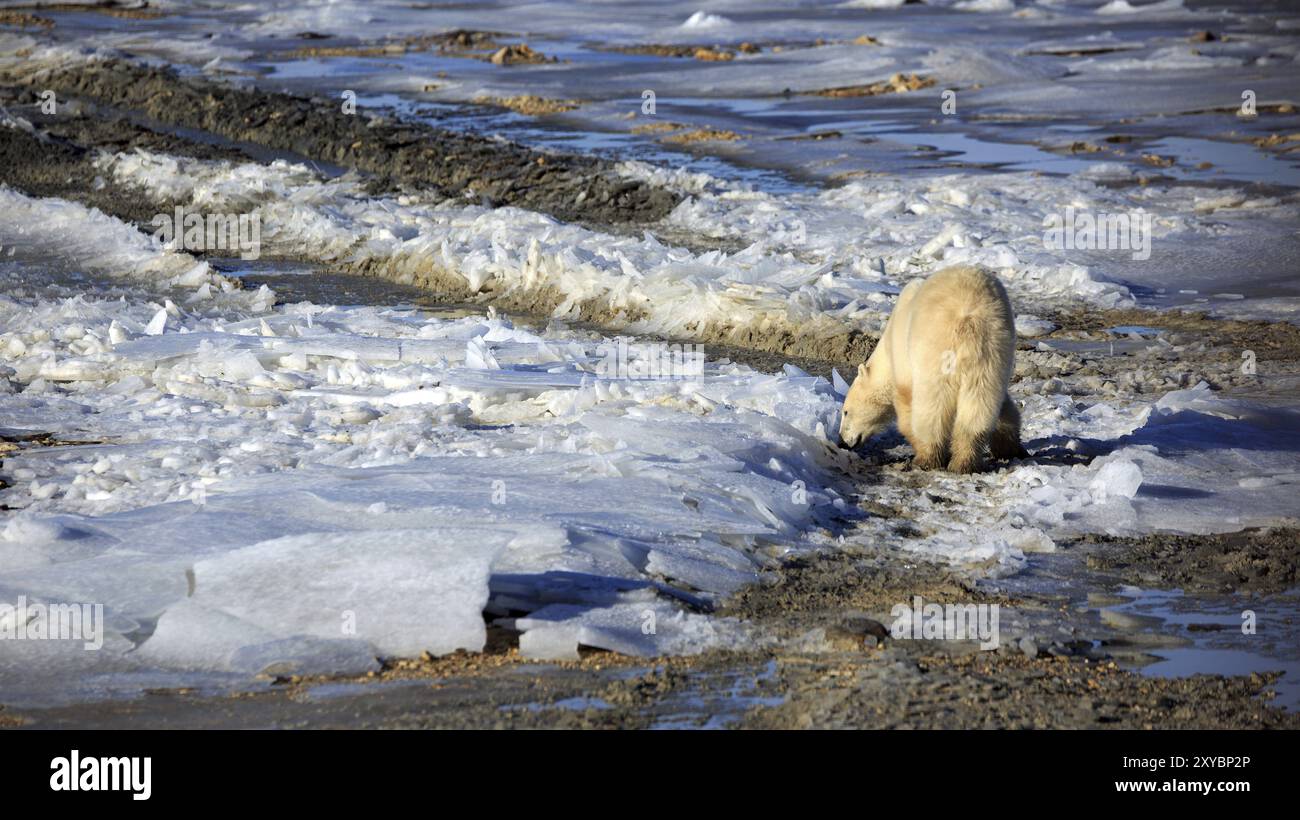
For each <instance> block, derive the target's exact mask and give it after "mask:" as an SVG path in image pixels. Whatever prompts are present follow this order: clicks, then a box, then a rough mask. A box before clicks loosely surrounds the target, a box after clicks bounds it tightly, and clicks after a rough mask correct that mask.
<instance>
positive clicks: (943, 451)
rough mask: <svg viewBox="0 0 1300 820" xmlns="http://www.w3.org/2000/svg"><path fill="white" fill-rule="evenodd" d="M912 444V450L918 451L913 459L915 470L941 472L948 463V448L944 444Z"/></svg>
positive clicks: (922, 442)
mask: <svg viewBox="0 0 1300 820" xmlns="http://www.w3.org/2000/svg"><path fill="white" fill-rule="evenodd" d="M911 444H912V449H913V450H914V451H916V455H915V456H914V457H913V458H912V466H913V467H914V468H916V469H918V470H939V469H942V468H943V465H945V464H947V463H948V448H947V447H945V446H944V445H943V443H942V442H931V441H917V440H913V441H912V442H911Z"/></svg>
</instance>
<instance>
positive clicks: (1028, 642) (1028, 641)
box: [1020, 638, 1038, 658]
mask: <svg viewBox="0 0 1300 820" xmlns="http://www.w3.org/2000/svg"><path fill="white" fill-rule="evenodd" d="M1020 651H1021V652H1024V653H1025V655H1026V656H1028V657H1030V658H1036V657H1038V644H1036V643H1034V639H1033V638H1021V639H1020Z"/></svg>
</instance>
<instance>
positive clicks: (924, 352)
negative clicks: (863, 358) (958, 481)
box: [840, 266, 1028, 473]
mask: <svg viewBox="0 0 1300 820" xmlns="http://www.w3.org/2000/svg"><path fill="white" fill-rule="evenodd" d="M1015 351H1016V327H1015V318H1014V316H1013V314H1012V312H1011V300H1010V299H1008V298H1007V292H1006V290H1005V289H1004V288H1003V287H1002V283H1001V282H999V281H998V280H997V278H996V277H995V276H993V275H992V274H990V273H988V272H986V271H983V270H980V269H979V268H973V267H967V266H958V267H951V268H945V269H944V270H941V271H939V272H937V273H935V274H932V275H931V276H930V277H929V278H927V279H925V280H924V281H915V282H911V283H909V284H908V285H907V287H905V288H903V292H902V293H900V294H899V296H898V303H897V304H896V305H895V306H894V312H893V313H892V314H890V316H889V321H888V322H887V323H886V324H885V332H884V333H883V334H881V336H880V341H879V342H877V343H876V349H875V350H873V351H872V352H871V356H870V358H868V359H867V362H866V364H863V365H859V366H858V377H857V379H855V380H854V382H853V386H852V387H851V388H849V392H848V395H847V396H845V398H844V409H843V414H842V416H841V419H840V439H841V441H843V442H844V444H845V445H846V446H849V447H854V446H857V445H858V444H860V443H862V442H864V441H866V440H867V439H868V438H870V437H871V436H873V435H875V434H876V433H878V432H880V431H881V430H883V429H884V428H885V427H886V426H887V425H888V424H889V423H890V422H891V421H895V420H896V421H897V422H898V430H899V432H900V433H902V434H903V436H904V437H905V438H906V439H907V440H908V442H909V443H910V444H911V445H912V449H913V450H915V451H916V458H915V460H914V461H913V464H915V465H916V466H917V467H919V468H921V469H924V470H932V469H936V468H940V467H943V466H945V465H946V466H947V468H948V469H949V470H950V471H952V472H954V473H969V472H973V471H975V470H977V469H979V467H980V465H981V462H982V460H983V457H984V451H985V449H986V448H987V449H988V450H989V451H990V453H991V454H992V455H993V457H994V458H1017V457H1023V456H1026V455H1028V453H1026V452H1025V449H1024V447H1022V446H1021V445H1020V412H1019V411H1018V410H1017V409H1016V405H1015V402H1013V401H1012V400H1011V397H1010V396H1008V395H1007V384H1008V383H1009V382H1010V381H1011V373H1012V370H1013V369H1014V365H1015V362H1014V357H1015Z"/></svg>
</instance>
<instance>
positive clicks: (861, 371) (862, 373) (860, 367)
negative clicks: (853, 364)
mask: <svg viewBox="0 0 1300 820" xmlns="http://www.w3.org/2000/svg"><path fill="white" fill-rule="evenodd" d="M870 372H871V368H869V367H867V363H866V362H863V363H862V364H860V365H858V375H859V376H865V375H867V374H868V373H870Z"/></svg>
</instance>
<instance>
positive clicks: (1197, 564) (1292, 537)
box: [1080, 527, 1300, 594]
mask: <svg viewBox="0 0 1300 820" xmlns="http://www.w3.org/2000/svg"><path fill="white" fill-rule="evenodd" d="M1080 543H1081V544H1087V545H1096V546H1097V551H1096V552H1095V553H1093V554H1091V555H1089V556H1088V568H1089V569H1092V570H1096V571H1101V572H1107V573H1112V574H1116V575H1119V576H1120V577H1122V578H1123V579H1124V580H1125V581H1127V582H1128V583H1131V584H1134V585H1136V586H1152V587H1158V588H1162V589H1169V588H1175V587H1176V588H1179V589H1182V590H1184V591H1187V592H1201V593H1233V592H1242V593H1261V594H1268V593H1278V592H1286V591H1287V590H1291V589H1295V588H1297V587H1300V531H1298V530H1295V529H1291V528H1287V527H1278V528H1268V529H1248V530H1242V531H1240V532H1230V533H1224V534H1221V535H1169V534H1156V535H1148V536H1144V537H1141V538H1113V537H1110V536H1105V535H1090V536H1086V537H1084V538H1083V539H1081V541H1080Z"/></svg>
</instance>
